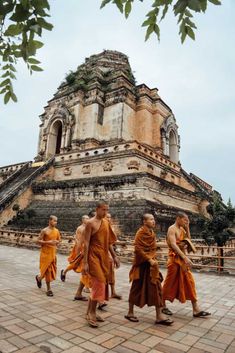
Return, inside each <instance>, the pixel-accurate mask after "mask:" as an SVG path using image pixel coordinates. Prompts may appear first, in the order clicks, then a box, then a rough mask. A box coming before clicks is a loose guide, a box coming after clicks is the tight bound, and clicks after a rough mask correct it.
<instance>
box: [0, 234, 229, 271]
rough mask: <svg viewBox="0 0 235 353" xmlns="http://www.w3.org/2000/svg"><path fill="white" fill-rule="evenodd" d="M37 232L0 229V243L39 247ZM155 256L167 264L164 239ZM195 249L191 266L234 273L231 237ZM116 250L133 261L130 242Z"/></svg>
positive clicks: (69, 240) (66, 245) (65, 242)
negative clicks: (222, 241)
mask: <svg viewBox="0 0 235 353" xmlns="http://www.w3.org/2000/svg"><path fill="white" fill-rule="evenodd" d="M37 237H38V233H31V232H30V233H29V232H19V231H13V230H8V229H0V244H5V245H11V246H21V247H26V248H30V249H33V248H38V247H39V246H38V245H37V243H36V241H37ZM73 239H74V237H73V236H71V234H69V233H62V243H61V245H60V247H59V249H58V251H59V252H60V253H63V254H68V253H69V251H70V249H71V246H72V245H73ZM157 246H158V249H157V255H158V262H159V265H160V266H164V267H165V266H166V265H167V259H168V246H167V244H166V242H165V241H161V242H157ZM195 246H196V250H197V252H196V253H195V254H188V255H187V256H188V257H189V258H190V259H191V260H192V261H193V263H194V266H193V269H195V270H201V271H205V270H207V271H213V272H216V273H218V274H225V273H228V274H235V239H230V240H229V241H228V242H227V243H226V245H225V246H223V247H218V246H216V245H212V246H206V245H198V244H195ZM116 251H117V253H118V255H119V256H120V258H121V260H122V261H123V262H132V260H133V255H134V242H133V241H125V240H124V241H117V242H116Z"/></svg>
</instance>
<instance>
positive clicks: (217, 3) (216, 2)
mask: <svg viewBox="0 0 235 353" xmlns="http://www.w3.org/2000/svg"><path fill="white" fill-rule="evenodd" d="M208 1H210V2H211V3H212V4H214V5H221V1H220V0H208Z"/></svg>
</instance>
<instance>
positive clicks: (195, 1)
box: [188, 0, 201, 12]
mask: <svg viewBox="0 0 235 353" xmlns="http://www.w3.org/2000/svg"><path fill="white" fill-rule="evenodd" d="M188 7H189V8H190V9H192V10H193V11H196V12H200V11H201V4H200V0H189V1H188Z"/></svg>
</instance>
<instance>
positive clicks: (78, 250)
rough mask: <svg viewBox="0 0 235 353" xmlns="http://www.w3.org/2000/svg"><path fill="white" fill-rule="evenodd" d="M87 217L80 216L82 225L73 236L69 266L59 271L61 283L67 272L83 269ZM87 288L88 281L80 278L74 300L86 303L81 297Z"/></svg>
mask: <svg viewBox="0 0 235 353" xmlns="http://www.w3.org/2000/svg"><path fill="white" fill-rule="evenodd" d="M88 219H89V217H88V216H87V215H84V216H82V224H81V225H80V226H79V227H78V228H77V230H76V235H75V244H74V246H73V248H72V250H71V253H70V256H69V257H68V261H69V263H70V264H69V265H68V266H67V267H66V269H65V270H61V273H60V279H61V281H62V282H65V280H66V274H67V272H68V271H71V270H73V271H75V272H77V273H80V272H82V268H83V250H84V238H83V232H84V229H85V225H86V223H87V221H88ZM85 286H86V287H87V288H89V279H88V277H87V276H81V280H80V283H79V286H78V290H77V293H76V294H75V297H74V300H83V301H87V300H88V299H87V298H86V297H85V296H83V295H82V291H83V288H84V287H85Z"/></svg>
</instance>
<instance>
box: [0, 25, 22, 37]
mask: <svg viewBox="0 0 235 353" xmlns="http://www.w3.org/2000/svg"><path fill="white" fill-rule="evenodd" d="M22 30H23V25H22V24H20V23H17V24H16V25H10V26H9V27H8V28H7V29H6V31H5V32H4V35H5V36H10V37H14V36H18V35H19V34H20V33H22Z"/></svg>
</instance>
